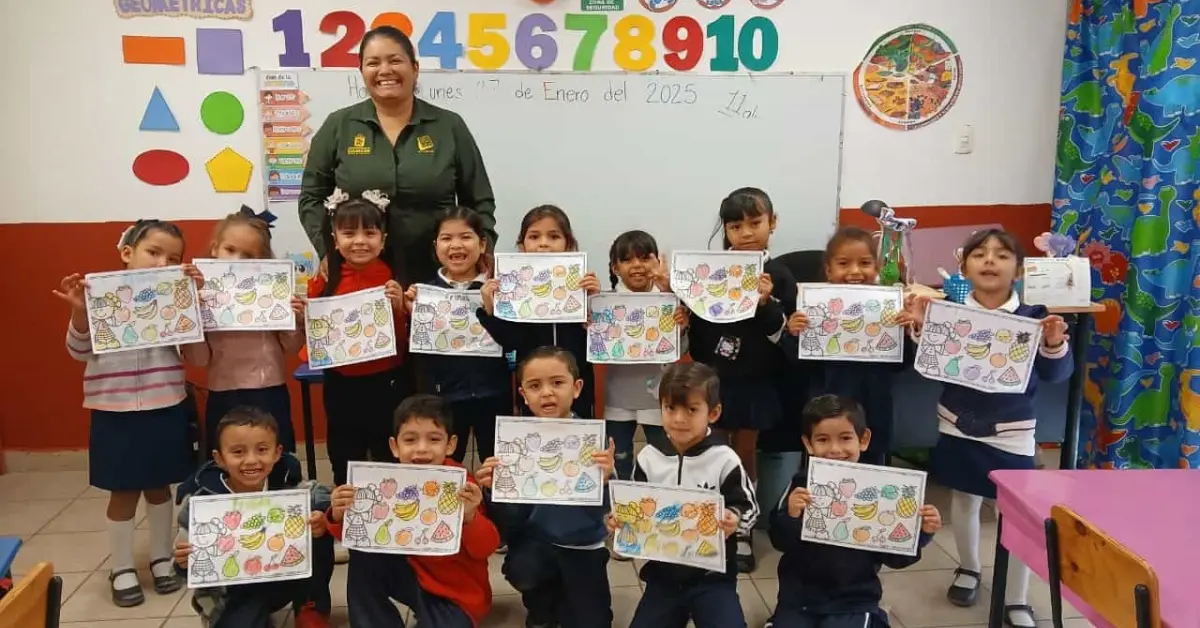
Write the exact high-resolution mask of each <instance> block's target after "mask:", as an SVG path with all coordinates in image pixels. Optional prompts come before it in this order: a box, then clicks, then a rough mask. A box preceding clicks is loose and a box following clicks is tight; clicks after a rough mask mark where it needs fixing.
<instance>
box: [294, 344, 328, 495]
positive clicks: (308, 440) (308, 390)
mask: <svg viewBox="0 0 1200 628" xmlns="http://www.w3.org/2000/svg"><path fill="white" fill-rule="evenodd" d="M292 377H295V378H296V381H298V382H300V410H301V413H302V414H303V415H304V455H305V458H306V462H307V463H308V479H310V480H315V479H317V443H316V441H315V438H316V437H315V436H313V417H312V385H313V384H314V383H316V384H320V383H321V382H322V381H323V380H324V379H325V376H324V375H322V374H321V371H314V370H312V369H310V368H308V362H304V363H302V364H301V365H300V367H299V368H297V369H296V372H295V373H293V374H292Z"/></svg>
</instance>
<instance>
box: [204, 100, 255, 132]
mask: <svg viewBox="0 0 1200 628" xmlns="http://www.w3.org/2000/svg"><path fill="white" fill-rule="evenodd" d="M200 120H201V121H202V122H204V126H205V128H207V129H208V130H209V131H212V132H213V133H217V134H218V135H229V134H230V133H233V132H235V131H237V130H238V129H240V128H242V122H245V120H246V110H245V109H243V108H242V102H241V101H240V100H238V99H237V96H234V95H233V94H230V93H229V92H213V93H211V94H209V95H208V96H206V97H205V98H204V102H202V103H200Z"/></svg>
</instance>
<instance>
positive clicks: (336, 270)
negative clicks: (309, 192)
mask: <svg viewBox="0 0 1200 628" xmlns="http://www.w3.org/2000/svg"><path fill="white" fill-rule="evenodd" d="M338 229H378V230H379V231H380V232H381V233H383V242H384V244H383V250H382V251H380V252H379V259H382V260H383V261H384V263H385V264H387V265H388V268H390V269H391V270H392V277H399V276H400V270H401V261H400V260H401V257H400V254H399V253H400V251H399V246H397V245H395V244H394V243H393V242H391V238H389V237H388V235H387V214H386V213H384V212H383V210H381V209H379V207H377V206H375V205H374V204H372V203H371V202H370V201H368V200H366V199H362V198H352V199H350V200H348V201H345V202H343V203H342V204H340V205H338V206H337V209H335V210H333V211H332V212H330V211H326V212H325V220H324V221H323V223H322V225H321V240H322V242H323V243H324V245H325V250H326V251H328V252H329V279H328V281H326V282H325V291H324V292H323V293H322V296H326V297H331V296H333V295H335V294H337V286H338V283H339V282H340V281H341V279H342V263H343V261H344V260H343V259H342V254H341V253H339V252H338V250H337V245H336V244H335V241H334V237H333V232H334V231H337V230H338ZM389 249H391V250H389ZM389 260H390V261H389Z"/></svg>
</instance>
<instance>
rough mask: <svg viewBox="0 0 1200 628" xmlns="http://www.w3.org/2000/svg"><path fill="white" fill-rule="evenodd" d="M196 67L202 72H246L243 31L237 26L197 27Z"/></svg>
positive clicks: (240, 73)
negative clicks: (243, 53)
mask: <svg viewBox="0 0 1200 628" xmlns="http://www.w3.org/2000/svg"><path fill="white" fill-rule="evenodd" d="M196 69H197V70H198V71H199V72H200V73H201V74H232V75H239V76H240V75H242V74H245V72H246V63H245V60H244V59H243V55H242V31H240V30H238V29H236V28H197V29H196Z"/></svg>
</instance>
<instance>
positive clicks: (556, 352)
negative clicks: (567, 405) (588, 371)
mask: <svg viewBox="0 0 1200 628" xmlns="http://www.w3.org/2000/svg"><path fill="white" fill-rule="evenodd" d="M541 359H551V360H558V361H559V362H562V363H563V364H564V365H566V367H567V372H568V373H570V374H571V378H572V379H579V361H578V360H576V359H575V356H573V355H571V352H570V351H567V350H566V349H563V348H562V347H555V346H551V345H545V346H542V347H538V348H536V349H534V350H533V351H530V352H529V355H527V356H525V358H524V359H523V360H521V362H520V363H519V364H517V385H518V386H520V385H521V379H522V378H523V377H524V376H525V367H526V366H529V363H530V362H533V361H534V360H541Z"/></svg>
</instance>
